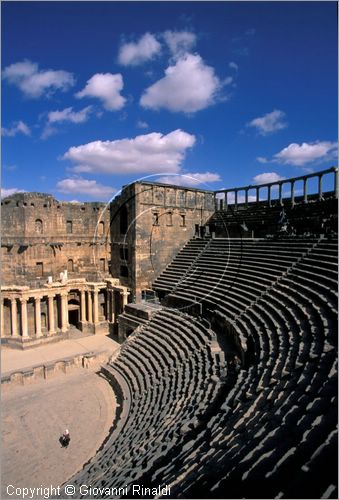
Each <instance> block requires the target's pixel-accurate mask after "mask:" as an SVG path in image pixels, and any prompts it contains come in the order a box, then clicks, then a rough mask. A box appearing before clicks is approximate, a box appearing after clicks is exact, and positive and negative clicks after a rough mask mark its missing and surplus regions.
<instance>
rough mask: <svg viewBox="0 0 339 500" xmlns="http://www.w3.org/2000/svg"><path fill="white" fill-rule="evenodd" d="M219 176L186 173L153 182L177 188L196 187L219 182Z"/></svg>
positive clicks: (164, 177) (166, 176)
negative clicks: (172, 185)
mask: <svg viewBox="0 0 339 500" xmlns="http://www.w3.org/2000/svg"><path fill="white" fill-rule="evenodd" d="M220 180H221V178H220V175H219V174H214V173H212V172H204V173H194V174H192V173H187V174H179V175H165V176H162V177H159V179H156V180H155V182H160V183H163V184H174V185H177V186H189V187H196V186H199V185H201V184H206V183H208V182H217V181H220Z"/></svg>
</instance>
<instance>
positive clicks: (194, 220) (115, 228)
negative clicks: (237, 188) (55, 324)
mask: <svg viewBox="0 0 339 500" xmlns="http://www.w3.org/2000/svg"><path fill="white" fill-rule="evenodd" d="M123 211H124V212H127V218H128V221H127V229H126V233H125V234H123V233H121V232H120V229H121V228H120V221H121V220H123V217H124V213H123ZM213 213H214V193H213V192H212V191H203V190H198V189H193V188H183V187H179V186H172V185H166V184H153V183H148V182H136V183H134V184H132V185H130V186H127V187H126V188H124V189H123V191H122V193H121V195H120V197H119V198H118V199H116V200H114V201H113V202H112V204H111V240H112V257H111V260H112V274H113V276H117V277H119V278H120V280H121V283H122V284H124V285H126V286H128V287H129V288H130V289H131V297H132V299H134V300H136V301H139V300H140V299H141V297H142V291H143V290H147V289H149V288H150V287H151V284H152V283H153V281H154V279H155V278H156V277H157V276H159V274H160V273H161V272H162V271H163V270H164V269H165V267H166V266H167V265H168V264H169V263H170V262H171V261H172V259H173V258H174V256H175V255H176V254H177V253H178V251H179V250H180V249H181V248H182V247H183V246H184V245H185V243H186V242H187V241H188V240H189V239H190V238H192V237H193V236H194V234H195V233H196V231H197V229H198V228H199V226H201V225H203V224H204V223H205V222H206V221H207V220H208V218H209V217H210V216H211V215H212V214H213ZM123 248H126V249H127V252H128V255H127V259H124V258H123V253H122V252H123V250H122V249H123ZM124 260H126V262H124ZM126 268H127V273H128V276H125V277H124V276H122V274H124V273H126Z"/></svg>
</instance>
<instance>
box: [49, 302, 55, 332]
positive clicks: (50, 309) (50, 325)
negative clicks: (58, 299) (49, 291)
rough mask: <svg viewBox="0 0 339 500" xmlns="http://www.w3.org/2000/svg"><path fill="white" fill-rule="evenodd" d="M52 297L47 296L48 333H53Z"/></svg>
mask: <svg viewBox="0 0 339 500" xmlns="http://www.w3.org/2000/svg"><path fill="white" fill-rule="evenodd" d="M53 299H54V297H52V296H50V295H48V333H55V321H54V300H53Z"/></svg>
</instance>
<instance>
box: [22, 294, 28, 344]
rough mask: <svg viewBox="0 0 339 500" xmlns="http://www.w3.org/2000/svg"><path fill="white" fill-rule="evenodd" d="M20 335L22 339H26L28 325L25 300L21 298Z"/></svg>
mask: <svg viewBox="0 0 339 500" xmlns="http://www.w3.org/2000/svg"><path fill="white" fill-rule="evenodd" d="M20 304H21V311H20V312H21V333H22V336H23V337H28V323H27V299H26V298H21V299H20Z"/></svg>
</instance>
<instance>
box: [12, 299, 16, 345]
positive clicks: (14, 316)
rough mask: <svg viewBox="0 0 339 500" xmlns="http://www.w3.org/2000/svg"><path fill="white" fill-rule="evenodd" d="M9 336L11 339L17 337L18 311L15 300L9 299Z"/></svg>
mask: <svg viewBox="0 0 339 500" xmlns="http://www.w3.org/2000/svg"><path fill="white" fill-rule="evenodd" d="M11 334H12V337H17V336H18V309H17V303H16V299H11Z"/></svg>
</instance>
